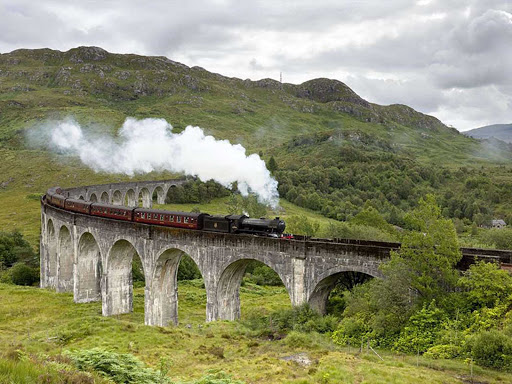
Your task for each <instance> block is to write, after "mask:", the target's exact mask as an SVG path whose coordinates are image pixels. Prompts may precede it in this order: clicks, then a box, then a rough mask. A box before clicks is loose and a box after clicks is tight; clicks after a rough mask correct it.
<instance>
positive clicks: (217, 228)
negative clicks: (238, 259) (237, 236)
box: [43, 187, 286, 238]
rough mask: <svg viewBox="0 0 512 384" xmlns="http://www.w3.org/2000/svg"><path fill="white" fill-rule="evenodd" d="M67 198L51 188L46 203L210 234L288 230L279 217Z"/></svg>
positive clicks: (275, 234)
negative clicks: (158, 207)
mask: <svg viewBox="0 0 512 384" xmlns="http://www.w3.org/2000/svg"><path fill="white" fill-rule="evenodd" d="M64 194H65V192H64V191H63V190H62V189H60V188H58V187H56V188H50V189H49V190H48V192H47V193H46V195H45V196H44V197H43V199H46V201H47V202H48V203H49V204H50V205H53V206H55V207H58V208H62V209H66V210H69V211H73V212H77V213H83V214H87V215H92V216H101V217H107V218H109V219H116V220H124V221H134V222H137V223H145V224H154V225H163V226H167V227H177V228H186V229H197V230H203V231H210V232H222V233H247V234H252V235H258V236H268V237H279V238H280V237H282V235H283V232H284V230H285V227H286V224H285V222H284V221H283V220H280V219H279V217H276V218H275V219H266V218H260V219H253V218H250V217H248V216H246V215H227V216H219V215H215V216H212V215H209V214H207V213H194V212H179V211H163V210H158V209H146V208H129V207H124V206H122V205H111V204H105V203H92V202H89V201H84V200H76V199H71V198H67V197H66V196H65V195H64Z"/></svg>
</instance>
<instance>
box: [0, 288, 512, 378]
mask: <svg viewBox="0 0 512 384" xmlns="http://www.w3.org/2000/svg"><path fill="white" fill-rule="evenodd" d="M178 292H179V318H180V325H179V326H176V327H148V326H144V325H143V317H144V315H143V301H144V290H143V288H136V289H135V295H134V308H135V309H134V312H133V313H131V314H126V315H120V316H115V317H102V316H101V303H99V302H97V303H88V304H75V303H73V298H72V295H71V294H62V293H61V294H57V293H55V292H53V291H50V290H43V289H38V288H34V287H15V286H9V285H5V284H0V319H1V322H0V351H2V353H3V355H2V358H0V383H2V382H5V383H8V382H24V381H23V380H21V379H17V378H19V377H21V376H23V375H24V374H26V375H29V374H30V375H32V374H33V371H34V370H35V371H36V373H37V372H45V370H50V371H51V369H50V368H48V367H47V366H48V364H43V363H41V365H40V366H37V365H36V366H35V367H34V366H30V367H29V366H27V364H26V362H24V361H23V360H22V361H20V362H16V361H17V358H13V356H19V354H20V352H19V351H22V355H27V356H39V361H42V362H44V361H50V360H51V358H50V357H51V356H54V358H53V359H55V356H59V355H60V354H61V353H62V352H63V351H65V350H75V349H90V348H93V347H101V348H105V349H108V350H111V351H116V352H122V353H131V354H133V355H135V356H137V357H138V358H140V359H141V360H142V361H144V362H145V363H146V364H147V365H149V366H151V367H153V368H158V367H159V363H160V361H161V359H162V358H164V359H167V360H168V361H170V366H171V368H170V371H169V376H170V377H171V379H172V380H173V381H186V380H191V379H197V378H199V377H201V376H203V375H204V374H205V373H206V372H207V371H209V370H212V369H214V370H222V371H224V372H226V373H228V374H231V375H232V376H233V377H234V378H236V379H240V380H244V381H245V382H247V383H297V384H298V383H340V382H343V383H418V384H421V383H460V379H459V378H460V377H463V376H468V375H469V366H467V365H465V364H464V363H463V362H461V361H455V360H450V361H443V360H439V361H433V360H427V359H424V358H422V357H420V358H419V360H417V359H416V357H414V356H403V355H395V354H392V353H390V352H387V351H379V354H381V356H382V357H383V359H384V361H381V360H380V359H379V358H378V357H377V356H376V355H374V354H373V353H371V351H370V352H369V353H367V352H366V351H365V350H363V353H359V351H358V350H357V349H355V348H352V349H351V350H349V349H347V348H345V349H339V348H336V347H335V346H334V345H333V344H331V343H330V341H329V338H328V336H325V335H318V334H304V336H302V337H301V338H299V339H298V340H299V342H297V339H295V341H294V342H287V339H286V338H285V339H283V340H274V341H271V340H266V339H261V338H257V337H254V336H251V332H250V330H249V329H248V328H247V326H246V325H245V324H246V323H245V320H246V319H248V318H250V317H251V316H262V315H263V314H265V313H267V314H268V313H270V312H272V311H275V310H283V309H286V308H289V307H290V303H289V298H288V295H287V293H286V292H285V290H284V288H280V287H259V286H254V285H252V284H246V285H245V286H244V287H242V289H241V303H242V320H241V321H235V322H227V321H218V322H212V323H204V316H205V304H206V296H205V292H204V288H201V284H200V282H199V281H191V282H180V284H179V291H178ZM16 351H18V352H16ZM300 352H307V354H308V356H309V357H310V359H311V360H312V361H313V362H312V364H311V365H310V366H307V367H303V366H301V365H298V364H297V363H295V362H293V361H286V360H283V359H282V358H283V357H286V356H290V355H294V354H297V353H300ZM45 359H46V360H45ZM474 372H475V375H476V377H475V379H478V380H480V381H482V380H485V381H486V382H489V383H499V382H510V381H512V375H510V374H507V373H500V372H494V371H490V370H484V369H481V368H479V367H475V368H474ZM50 373H51V372H50ZM50 373H48V374H49V375H50ZM6 377H7V378H9V379H6ZM2 378H3V379H2ZM2 380H3V381H2ZM9 380H12V381H9ZM27 382H30V381H27Z"/></svg>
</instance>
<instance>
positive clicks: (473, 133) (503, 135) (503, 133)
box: [464, 124, 512, 143]
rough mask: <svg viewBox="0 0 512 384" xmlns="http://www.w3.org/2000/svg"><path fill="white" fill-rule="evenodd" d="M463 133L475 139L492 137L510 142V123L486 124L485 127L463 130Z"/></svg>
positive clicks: (511, 130) (511, 136) (511, 129)
mask: <svg viewBox="0 0 512 384" xmlns="http://www.w3.org/2000/svg"><path fill="white" fill-rule="evenodd" d="M464 134H465V135H467V136H470V137H474V138H476V139H491V138H494V139H498V140H502V141H504V142H506V143H512V124H493V125H486V126H485V127H480V128H475V129H471V130H469V131H465V132H464Z"/></svg>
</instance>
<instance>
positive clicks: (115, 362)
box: [64, 348, 170, 384]
mask: <svg viewBox="0 0 512 384" xmlns="http://www.w3.org/2000/svg"><path fill="white" fill-rule="evenodd" d="M64 355H65V356H66V357H69V358H70V359H71V361H72V362H73V364H74V365H75V366H76V367H77V368H78V369H80V370H83V371H88V370H93V371H95V372H98V373H99V374H100V375H102V376H104V377H106V378H108V379H110V380H112V381H113V382H114V383H123V384H125V383H136V384H157V383H170V381H169V380H168V379H167V378H166V377H163V375H162V374H161V373H160V371H155V370H154V369H151V368H145V366H144V364H143V363H142V362H141V361H140V360H138V359H137V358H136V357H135V356H133V355H131V354H129V353H115V352H110V351H106V350H103V349H100V348H93V349H84V350H77V351H65V352H64Z"/></svg>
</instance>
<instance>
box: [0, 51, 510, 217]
mask: <svg viewBox="0 0 512 384" xmlns="http://www.w3.org/2000/svg"><path fill="white" fill-rule="evenodd" d="M69 116H71V117H73V118H74V119H75V120H76V121H77V122H78V123H80V125H81V126H82V127H84V128H85V129H87V130H89V131H92V132H95V133H97V132H101V133H108V134H111V135H115V134H116V133H117V130H118V129H119V128H120V127H121V125H122V123H123V121H124V120H125V119H126V117H128V116H131V117H135V118H139V119H142V118H147V117H154V118H165V119H167V121H168V122H169V123H171V124H172V125H173V127H174V131H175V132H180V131H182V130H183V129H184V128H185V127H186V126H187V125H198V126H200V127H202V128H203V129H204V130H205V132H206V133H208V134H212V135H214V136H215V137H216V138H218V139H229V140H230V141H231V142H233V143H240V144H242V145H244V146H245V147H246V148H247V151H248V153H254V152H260V153H261V154H262V156H263V158H264V159H265V160H266V161H268V160H269V159H270V157H271V156H273V157H274V158H275V160H276V162H277V165H278V167H277V170H276V171H275V172H274V176H275V177H276V178H277V180H278V181H279V192H280V194H281V196H282V197H284V198H286V199H287V200H289V201H290V202H292V203H294V204H296V205H298V206H301V207H305V208H309V209H311V210H314V211H317V212H320V213H322V214H323V215H325V216H327V217H330V218H333V219H338V220H346V219H349V218H350V217H352V216H354V215H355V214H357V213H358V212H359V211H360V210H361V209H362V208H363V206H364V205H365V204H370V205H373V206H374V207H376V208H378V209H379V211H380V212H381V213H382V214H383V215H384V216H385V218H386V219H387V220H389V221H390V222H392V223H393V224H397V225H401V224H403V216H404V214H405V213H406V212H407V211H408V210H409V209H410V208H411V207H413V206H415V204H417V202H418V199H419V198H420V197H422V196H425V194H426V193H435V194H436V195H437V196H438V201H439V202H440V204H441V205H442V207H443V213H444V214H445V215H446V216H447V217H456V218H459V219H467V220H469V222H471V221H473V222H475V223H478V224H482V223H484V222H485V221H487V220H489V219H491V218H496V217H499V218H506V217H508V216H509V215H510V216H511V217H512V172H511V171H510V169H511V168H510V167H511V164H512V151H511V150H510V146H508V145H506V144H505V143H502V142H497V143H492V142H481V141H479V140H476V139H473V138H470V137H467V136H465V135H462V134H460V133H459V132H458V131H456V130H455V129H453V128H448V127H446V126H445V125H444V124H442V123H441V122H440V121H439V120H437V119H436V118H434V117H432V116H427V115H424V114H422V113H420V112H417V111H415V110H414V109H412V108H410V107H408V106H405V105H389V106H381V105H376V104H373V103H370V102H368V101H366V100H364V99H362V98H361V97H360V96H358V95H357V94H356V93H355V92H354V91H353V90H351V89H350V88H349V87H348V86H347V85H345V84H343V83H342V82H340V81H337V80H330V79H325V78H321V79H314V80H310V81H307V82H304V83H302V84H299V85H294V84H281V83H279V82H277V81H275V80H271V79H262V80H258V81H251V80H241V79H237V78H228V77H225V76H222V75H219V74H215V73H211V72H208V71H206V70H205V69H203V68H199V67H192V68H189V67H187V66H185V65H183V64H180V63H177V62H174V61H171V60H169V59H167V58H164V57H145V56H139V55H121V54H112V53H109V52H107V51H105V50H103V49H101V48H97V47H78V48H74V49H71V50H69V51H67V52H60V51H54V50H50V49H38V50H17V51H14V52H11V53H6V54H1V55H0V157H1V159H2V162H0V175H1V176H0V204H8V205H9V206H13V207H16V205H18V204H19V205H21V206H25V205H27V204H28V201H30V202H31V203H30V204H32V201H34V202H33V205H31V208H30V209H31V210H30V212H31V213H30V214H27V215H26V216H24V219H23V220H32V219H35V220H37V217H36V215H35V213H36V212H37V210H38V207H37V199H35V200H34V199H33V198H31V197H29V196H33V195H34V194H36V193H41V192H43V191H44V190H45V189H46V188H48V186H49V185H56V184H59V185H61V186H62V187H67V186H71V185H76V184H92V183H95V182H109V180H112V181H114V180H125V179H126V178H127V177H126V176H121V175H106V174H94V173H92V172H91V171H90V170H87V169H85V167H84V166H82V165H80V164H79V162H78V161H76V160H74V159H70V158H69V157H66V156H57V155H55V154H51V153H48V151H47V150H45V147H44V146H43V147H34V146H33V143H30V142H29V141H27V133H34V132H37V130H34V128H37V127H40V126H46V125H51V123H52V121H55V120H57V119H63V118H66V117H69ZM137 177H143V178H158V177H163V176H162V174H152V175H144V176H141V175H139V176H137ZM166 177H168V175H167V176H166ZM25 197H26V199H25ZM30 199H32V200H30ZM15 213H16V214H19V213H18V211H15ZM6 217H7V220H9V222H10V223H15V222H19V221H20V216H18V217H14V216H9V215H7V216H6ZM0 222H1V217H0ZM36 222H37V221H36Z"/></svg>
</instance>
